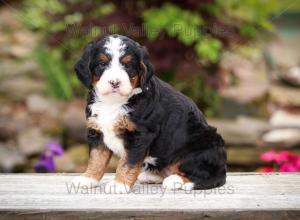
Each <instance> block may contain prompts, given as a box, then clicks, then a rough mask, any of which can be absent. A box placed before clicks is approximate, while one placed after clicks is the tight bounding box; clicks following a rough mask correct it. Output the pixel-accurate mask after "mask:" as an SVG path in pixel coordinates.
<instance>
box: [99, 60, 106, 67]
mask: <svg viewBox="0 0 300 220" xmlns="http://www.w3.org/2000/svg"><path fill="white" fill-rule="evenodd" d="M99 65H100V66H101V67H105V66H106V65H107V62H103V61H100V63H99Z"/></svg>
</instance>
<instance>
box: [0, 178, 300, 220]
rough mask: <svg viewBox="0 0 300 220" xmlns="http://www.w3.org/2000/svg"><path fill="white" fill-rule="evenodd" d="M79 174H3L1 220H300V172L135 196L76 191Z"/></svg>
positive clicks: (144, 190) (155, 189)
mask: <svg viewBox="0 0 300 220" xmlns="http://www.w3.org/2000/svg"><path fill="white" fill-rule="evenodd" d="M74 175H77V174H2V175H0V220H2V219H3V220H4V219H5V220H6V219H87V218H93V219H168V220H170V218H172V219H212V220H214V219H220V220H221V219H222V220H223V219H251V220H252V219H253V220H254V219H255V220H256V219H265V220H268V219H300V174H299V173H293V174H283V173H272V174H259V173H229V174H228V178H227V183H226V185H224V186H223V187H220V188H217V189H213V190H196V191H191V192H187V191H186V192H185V191H182V190H180V191H164V190H163V189H162V188H161V186H160V185H155V184H153V185H140V184H136V185H135V186H134V188H133V192H131V193H130V194H105V193H104V185H105V183H107V182H108V181H110V180H111V179H112V178H113V176H114V174H106V175H105V176H104V177H103V179H102V181H101V184H100V186H99V187H98V188H95V189H79V191H77V192H76V190H75V189H76V187H74V186H73V188H72V190H71V188H70V187H71V180H72V178H73V177H74Z"/></svg>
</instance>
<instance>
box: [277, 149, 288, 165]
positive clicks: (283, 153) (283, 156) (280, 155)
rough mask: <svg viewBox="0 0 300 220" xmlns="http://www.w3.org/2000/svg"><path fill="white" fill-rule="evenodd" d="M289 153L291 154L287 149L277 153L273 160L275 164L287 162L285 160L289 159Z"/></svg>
mask: <svg viewBox="0 0 300 220" xmlns="http://www.w3.org/2000/svg"><path fill="white" fill-rule="evenodd" d="M290 155H291V153H289V152H288V151H286V150H282V151H280V152H279V153H278V154H277V156H276V158H275V161H276V163H277V164H281V163H283V162H287V161H289V158H290Z"/></svg>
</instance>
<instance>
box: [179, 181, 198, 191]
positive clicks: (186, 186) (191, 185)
mask: <svg viewBox="0 0 300 220" xmlns="http://www.w3.org/2000/svg"><path fill="white" fill-rule="evenodd" d="M194 185H195V184H194V183H192V182H188V183H185V184H183V185H182V187H181V189H183V190H185V191H191V190H193V189H194Z"/></svg>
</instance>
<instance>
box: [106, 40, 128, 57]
mask: <svg viewBox="0 0 300 220" xmlns="http://www.w3.org/2000/svg"><path fill="white" fill-rule="evenodd" d="M104 47H105V48H106V52H107V53H108V54H110V55H111V56H112V59H113V60H112V61H114V60H115V61H119V58H120V57H121V56H122V55H124V49H125V44H124V43H123V41H122V40H121V39H120V38H118V37H109V39H108V41H107V42H106V43H105V45H104Z"/></svg>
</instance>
